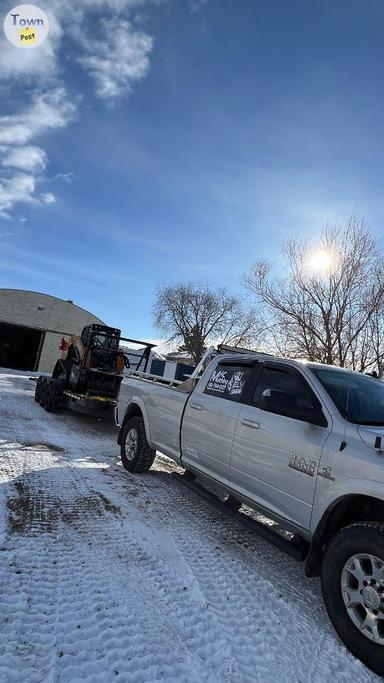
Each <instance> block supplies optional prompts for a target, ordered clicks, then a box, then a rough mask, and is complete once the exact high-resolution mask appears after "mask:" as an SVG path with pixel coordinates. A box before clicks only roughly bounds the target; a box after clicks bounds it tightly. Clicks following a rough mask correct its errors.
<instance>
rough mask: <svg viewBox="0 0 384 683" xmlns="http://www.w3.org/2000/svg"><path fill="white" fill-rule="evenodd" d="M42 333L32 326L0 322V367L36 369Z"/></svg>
mask: <svg viewBox="0 0 384 683" xmlns="http://www.w3.org/2000/svg"><path fill="white" fill-rule="evenodd" d="M44 334H45V333H44V332H43V331H42V330H35V329H33V328H32V327H23V326H22V325H12V324H10V323H0V367H1V368H12V370H37V369H38V365H39V358H40V352H41V347H42V344H43V341H44Z"/></svg>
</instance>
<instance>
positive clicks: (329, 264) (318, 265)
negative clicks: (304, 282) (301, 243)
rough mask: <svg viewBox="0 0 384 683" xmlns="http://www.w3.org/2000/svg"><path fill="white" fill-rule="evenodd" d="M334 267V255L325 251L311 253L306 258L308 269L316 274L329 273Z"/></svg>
mask: <svg viewBox="0 0 384 683" xmlns="http://www.w3.org/2000/svg"><path fill="white" fill-rule="evenodd" d="M334 265H335V257H334V255H333V254H332V253H331V252H330V251H326V250H325V249H319V250H317V251H314V252H312V254H311V255H310V257H309V258H308V268H309V269H310V270H312V271H315V272H316V273H329V272H330V271H331V270H332V268H333V266H334Z"/></svg>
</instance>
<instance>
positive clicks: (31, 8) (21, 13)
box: [4, 5, 49, 47]
mask: <svg viewBox="0 0 384 683" xmlns="http://www.w3.org/2000/svg"><path fill="white" fill-rule="evenodd" d="M48 31H49V21H48V17H47V15H46V14H45V12H43V10H41V9H40V8H39V7H36V5H17V6H16V7H14V8H13V9H11V10H10V11H9V12H8V13H7V14H6V16H5V19H4V33H5V35H6V37H7V38H8V40H9V42H10V43H12V45H16V47H37V46H38V45H41V44H42V43H43V42H44V40H45V39H46V37H47V35H48Z"/></svg>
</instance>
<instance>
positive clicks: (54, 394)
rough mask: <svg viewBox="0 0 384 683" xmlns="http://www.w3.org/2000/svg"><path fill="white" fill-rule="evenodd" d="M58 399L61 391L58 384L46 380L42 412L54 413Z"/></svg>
mask: <svg viewBox="0 0 384 683" xmlns="http://www.w3.org/2000/svg"><path fill="white" fill-rule="evenodd" d="M60 398H61V391H60V384H59V382H58V381H57V380H55V379H52V378H50V379H48V380H47V392H46V398H45V403H44V410H46V411H47V413H54V412H55V411H56V410H57V407H58V405H59V403H60Z"/></svg>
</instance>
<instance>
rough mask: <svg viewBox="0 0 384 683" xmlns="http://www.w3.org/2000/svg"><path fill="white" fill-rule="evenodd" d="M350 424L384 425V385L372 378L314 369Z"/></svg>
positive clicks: (350, 373)
mask: <svg viewBox="0 0 384 683" xmlns="http://www.w3.org/2000/svg"><path fill="white" fill-rule="evenodd" d="M311 370H312V372H313V373H314V374H315V375H316V377H317V378H318V379H319V380H320V382H321V383H322V385H323V386H324V388H325V389H326V391H327V392H328V394H329V395H330V397H331V399H332V400H333V402H334V403H335V404H336V406H337V407H338V409H339V411H340V413H341V414H342V415H343V417H345V418H346V419H347V420H348V421H349V422H354V423H356V424H363V425H384V383H383V382H381V381H380V380H378V379H374V378H373V377H369V376H368V375H360V374H358V373H354V372H344V371H342V370H336V369H335V370H328V369H327V370H326V369H324V368H311Z"/></svg>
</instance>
